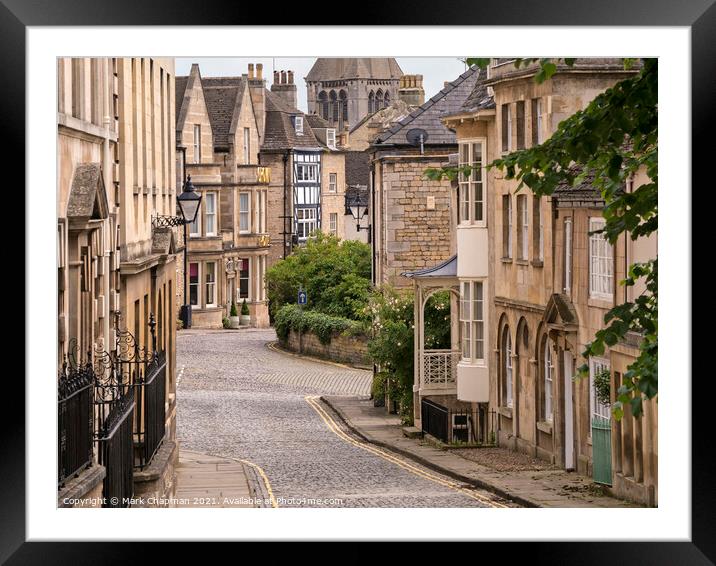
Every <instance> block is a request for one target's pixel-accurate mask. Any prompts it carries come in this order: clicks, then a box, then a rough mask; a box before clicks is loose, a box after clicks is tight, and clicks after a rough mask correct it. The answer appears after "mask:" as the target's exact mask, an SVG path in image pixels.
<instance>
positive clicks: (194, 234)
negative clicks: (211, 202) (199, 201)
mask: <svg viewBox="0 0 716 566" xmlns="http://www.w3.org/2000/svg"><path fill="white" fill-rule="evenodd" d="M200 212H201V210H199V212H197V214H196V217H195V218H194V222H191V223H190V224H189V237H191V238H198V237H199V236H201V214H200Z"/></svg>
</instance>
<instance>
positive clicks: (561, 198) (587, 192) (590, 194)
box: [552, 165, 604, 204]
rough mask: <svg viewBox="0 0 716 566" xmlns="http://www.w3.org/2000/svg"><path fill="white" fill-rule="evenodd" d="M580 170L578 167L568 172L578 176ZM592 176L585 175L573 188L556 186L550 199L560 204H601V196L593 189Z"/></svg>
mask: <svg viewBox="0 0 716 566" xmlns="http://www.w3.org/2000/svg"><path fill="white" fill-rule="evenodd" d="M581 170H582V168H581V167H580V166H577V165H575V166H573V167H571V169H570V171H571V173H573V174H574V175H578V174H579V173H580V172H581ZM593 183H594V175H593V174H589V175H587V176H586V177H585V178H584V179H583V180H582V181H580V182H579V183H577V184H576V185H574V186H571V185H569V184H567V183H566V182H564V181H563V182H561V183H559V184H558V185H557V187H556V188H555V189H554V192H553V193H552V198H553V199H556V200H557V202H559V203H560V204H564V203H569V202H594V203H603V202H604V200H603V199H602V195H601V193H600V192H599V190H597V189H596V188H595V187H594V184H593Z"/></svg>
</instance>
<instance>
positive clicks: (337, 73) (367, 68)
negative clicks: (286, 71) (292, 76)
mask: <svg viewBox="0 0 716 566" xmlns="http://www.w3.org/2000/svg"><path fill="white" fill-rule="evenodd" d="M402 76H403V71H402V70H401V69H400V66H399V65H398V62H397V61H396V60H395V59H393V58H387V57H385V58H378V57H372V58H371V57H364V58H340V57H319V58H318V59H316V62H315V63H314V64H313V67H311V70H310V71H308V74H307V75H306V77H305V78H306V81H336V80H341V79H399V78H400V77H402Z"/></svg>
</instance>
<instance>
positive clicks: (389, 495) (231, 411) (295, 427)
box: [177, 330, 491, 507]
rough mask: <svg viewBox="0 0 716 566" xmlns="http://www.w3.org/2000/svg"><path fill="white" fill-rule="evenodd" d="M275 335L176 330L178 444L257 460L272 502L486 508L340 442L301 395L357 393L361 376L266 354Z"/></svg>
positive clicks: (285, 504) (361, 384) (363, 376)
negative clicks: (272, 499)
mask: <svg viewBox="0 0 716 566" xmlns="http://www.w3.org/2000/svg"><path fill="white" fill-rule="evenodd" d="M275 339H276V335H275V333H274V332H273V330H243V331H234V332H226V331H215V332H211V331H203V332H202V331H191V330H190V331H184V332H180V333H179V334H178V338H177V367H178V368H179V374H180V376H181V377H180V379H178V387H177V400H178V412H177V435H178V438H179V442H180V445H181V447H182V448H183V449H187V450H196V451H198V452H202V453H206V454H213V455H216V456H230V457H233V458H243V459H247V460H249V461H251V462H253V463H255V464H257V465H259V466H261V468H263V470H264V471H265V473H266V475H267V476H268V478H269V480H270V482H271V487H272V489H273V492H274V495H275V496H276V498H277V500H278V503H279V506H280V507H291V506H302V507H333V506H341V507H484V506H486V504H485V503H484V502H483V501H478V500H475V499H473V498H471V497H468V496H467V495H465V494H464V493H461V492H459V491H455V490H454V489H450V488H449V487H446V486H444V485H441V484H440V483H437V482H435V481H431V480H428V479H424V478H423V477H420V476H418V475H415V474H414V473H411V472H410V471H407V470H405V469H403V468H401V467H400V466H398V465H396V464H395V463H392V462H389V461H387V460H385V459H384V458H381V457H380V456H377V455H375V454H372V453H370V452H368V451H366V450H364V449H362V448H360V447H358V446H356V445H353V444H351V443H349V442H346V441H345V440H344V439H341V438H339V437H338V436H337V435H336V434H335V433H334V432H332V431H331V430H330V429H329V428H328V426H327V425H326V423H325V422H324V421H323V420H322V419H321V417H320V416H319V415H318V414H317V412H316V411H315V410H314V409H313V408H312V407H311V406H310V405H309V404H308V403H307V401H306V396H307V395H322V394H332V395H336V394H350V395H355V392H356V391H357V390H358V391H365V389H364V383H365V380H366V378H367V379H368V383H369V380H370V374H369V372H365V371H361V370H353V369H348V368H342V367H339V366H332V365H327V364H322V363H320V362H314V361H310V360H305V359H302V358H297V357H293V356H288V355H286V354H283V353H280V352H275V351H272V350H270V349H269V348H267V344H268V343H269V342H272V341H273V340H275ZM361 387H363V389H361ZM431 473H432V474H433V475H436V474H435V472H431ZM476 493H477V492H476ZM483 494H484V492H483ZM484 495H485V497H487V498H489V497H491V496H489V495H487V494H484Z"/></svg>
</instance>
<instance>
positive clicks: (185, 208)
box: [152, 175, 201, 328]
mask: <svg viewBox="0 0 716 566" xmlns="http://www.w3.org/2000/svg"><path fill="white" fill-rule="evenodd" d="M177 205H178V206H179V211H180V212H181V216H160V215H157V216H154V217H153V218H152V225H153V226H155V227H173V226H184V304H183V305H182V306H181V312H180V313H179V318H180V319H181V321H182V322H183V323H184V328H191V304H190V303H189V301H188V294H187V293H188V287H189V285H188V280H189V273H188V265H187V263H188V262H187V257H188V253H187V252H188V250H189V238H188V235H187V229H186V226H187V224H191V223H192V222H194V221H195V220H196V217H197V214H198V213H199V207H200V206H201V194H200V193H197V192H196V189H195V188H194V185H193V184H192V182H191V175H189V176H187V178H186V182H185V183H184V189H183V190H182V193H181V194H180V195H179V196H178V197H177Z"/></svg>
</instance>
